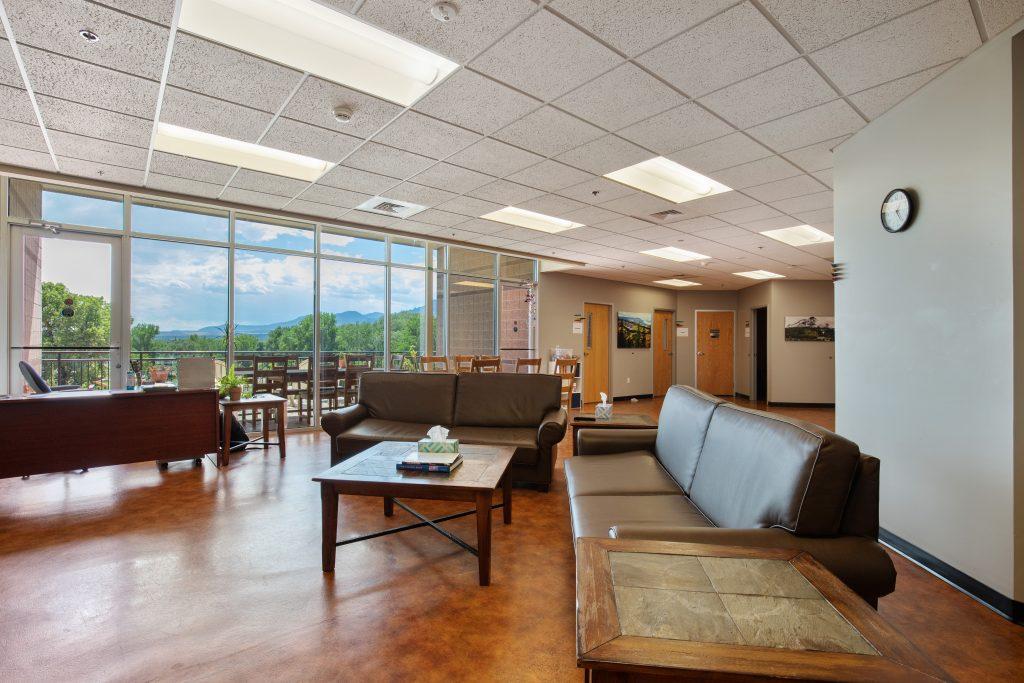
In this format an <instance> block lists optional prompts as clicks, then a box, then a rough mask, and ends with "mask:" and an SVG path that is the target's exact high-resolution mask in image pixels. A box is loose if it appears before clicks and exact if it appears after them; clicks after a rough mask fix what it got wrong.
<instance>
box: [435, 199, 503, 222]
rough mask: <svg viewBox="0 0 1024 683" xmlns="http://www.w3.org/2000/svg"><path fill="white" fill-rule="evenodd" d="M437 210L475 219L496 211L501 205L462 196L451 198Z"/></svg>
mask: <svg viewBox="0 0 1024 683" xmlns="http://www.w3.org/2000/svg"><path fill="white" fill-rule="evenodd" d="M437 208H439V209H441V210H443V211H450V212H452V213H458V214H462V215H463V216H469V217H471V218H477V217H479V216H483V215H484V214H486V213H490V212H492V211H497V210H498V209H500V208H502V205H501V204H495V203H494V202H488V201H485V200H483V199H477V198H475V197H467V196H462V197H453V198H451V199H449V200H448V201H446V202H444V203H443V204H439V205H438V207H437Z"/></svg>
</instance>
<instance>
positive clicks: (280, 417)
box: [277, 403, 337, 507]
mask: <svg viewBox="0 0 1024 683" xmlns="http://www.w3.org/2000/svg"><path fill="white" fill-rule="evenodd" d="M287 419H288V413H287V412H286V411H285V404H284V403H282V404H280V405H279V406H278V407H277V444H278V445H277V447H278V448H279V449H280V450H281V457H282V458H283V457H284V423H285V421H286V420H287ZM335 507H337V506H335Z"/></svg>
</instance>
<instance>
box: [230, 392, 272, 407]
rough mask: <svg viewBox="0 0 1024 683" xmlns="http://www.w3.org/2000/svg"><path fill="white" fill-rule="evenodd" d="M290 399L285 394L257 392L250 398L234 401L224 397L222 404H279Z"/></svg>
mask: <svg viewBox="0 0 1024 683" xmlns="http://www.w3.org/2000/svg"><path fill="white" fill-rule="evenodd" d="M287 402H288V399H286V398H285V397H283V396H275V395H274V394H256V395H255V396H252V397H250V398H243V399H241V400H238V401H232V400H231V399H227V398H222V399H220V404H221V405H222V406H253V407H255V406H263V405H277V404H278V403H287Z"/></svg>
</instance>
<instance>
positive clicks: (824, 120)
mask: <svg viewBox="0 0 1024 683" xmlns="http://www.w3.org/2000/svg"><path fill="white" fill-rule="evenodd" d="M863 126H864V119H862V118H861V117H860V115H858V114H857V112H855V111H854V110H853V108H852V107H851V106H850V105H848V104H847V103H846V102H845V101H844V100H833V101H831V102H828V103H827V104H821V105H818V106H817V107H813V108H811V109H805V110H804V111H801V112H798V113H796V114H790V115H789V116H785V117H783V118H781V119H776V120H774V121H769V122H768V123H762V124H761V125H760V126H754V127H753V128H751V129H749V130H748V131H747V133H749V134H750V135H752V136H753V137H755V138H756V139H758V140H760V141H761V142H763V143H764V144H766V145H768V146H769V147H771V148H773V149H775V150H776V151H779V152H788V151H790V150H793V149H798V148H800V147H806V146H807V145H809V144H811V143H814V142H821V141H822V140H828V139H830V138H835V137H839V136H842V135H846V134H848V133H853V132H855V131H857V130H860V129H861V128H862V127H863Z"/></svg>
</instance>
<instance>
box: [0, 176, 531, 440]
mask: <svg viewBox="0 0 1024 683" xmlns="http://www.w3.org/2000/svg"><path fill="white" fill-rule="evenodd" d="M0 194H2V195H4V196H5V198H6V201H5V202H4V209H5V214H6V215H5V216H4V219H5V220H4V226H3V227H4V230H5V231H6V233H5V239H8V238H9V235H10V234H11V233H10V231H11V230H14V229H17V230H21V231H22V232H24V231H29V232H31V231H32V230H41V229H42V226H41V223H44V222H45V223H47V224H48V226H47V227H48V228H49V229H53V228H54V227H55V225H56V228H57V229H59V231H60V232H62V234H63V233H65V232H66V233H75V234H81V235H90V234H97V235H102V236H106V237H108V238H110V239H112V240H113V242H112V243H113V244H114V245H115V251H117V248H119V250H120V254H121V256H120V257H118V256H117V255H116V254H115V256H114V258H115V260H117V259H118V258H120V262H121V263H123V268H121V269H120V273H121V274H120V275H119V277H120V278H121V284H120V286H114V287H113V289H112V291H114V292H117V295H116V298H117V299H118V302H119V304H120V305H119V306H113V307H111V310H112V311H115V317H121V318H122V319H121V320H114V319H111V321H110V326H111V329H112V330H116V329H120V330H123V334H122V335H120V336H121V337H127V338H128V343H127V344H124V345H123V348H122V351H121V354H122V356H121V358H122V360H123V363H112V365H111V367H112V368H113V367H117V366H120V367H119V369H118V370H117V371H116V372H118V373H121V375H122V376H121V377H120V378H119V379H120V383H118V382H117V381H114V380H115V379H116V378H111V379H112V381H111V386H119V385H121V386H123V385H124V383H125V379H126V378H127V377H128V373H129V371H130V370H133V371H135V372H137V373H138V375H139V376H140V377H141V381H143V382H153V381H167V382H172V383H174V382H176V381H177V380H178V363H179V361H180V360H181V359H182V358H188V357H195V356H205V357H212V358H214V359H216V360H218V361H221V367H224V368H226V367H227V366H229V365H234V366H235V368H236V371H237V372H238V373H239V374H241V375H242V376H243V377H247V378H249V379H250V386H251V387H253V388H254V389H256V390H259V389H260V386H261V379H260V375H263V374H265V373H264V372H258V370H261V369H264V370H265V369H267V368H270V367H271V366H272V365H274V364H275V363H281V364H283V365H284V366H285V368H286V375H285V377H286V379H285V380H284V381H285V383H286V385H287V386H288V389H287V393H288V398H289V426H291V427H296V426H309V425H315V424H316V420H317V419H318V415H319V412H321V411H323V410H327V409H333V408H335V407H338V406H340V405H343V404H344V395H343V394H344V392H343V390H339V389H338V387H339V386H340V385H341V384H343V376H344V374H345V369H346V367H347V365H348V364H349V363H350V362H351V363H353V364H356V362H357V361H359V360H360V359H361V358H362V359H369V363H370V364H371V365H372V367H373V368H375V369H380V370H385V369H386V370H391V371H414V370H416V369H418V367H419V357H420V356H423V355H451V356H454V355H495V354H499V353H500V354H501V355H502V356H503V357H504V358H506V360H508V361H510V362H511V361H513V360H514V358H515V357H517V356H521V355H537V352H536V350H534V349H533V348H532V347H533V340H534V339H535V338H536V334H535V332H533V331H532V330H533V328H534V327H535V318H536V316H535V311H534V309H533V301H534V299H535V296H534V292H535V282H536V262H535V261H533V260H531V259H525V258H521V257H512V256H507V255H498V254H496V253H493V252H488V251H485V250H478V249H469V248H464V247H457V246H447V245H444V244H441V243H437V242H429V241H425V240H419V239H413V238H406V237H400V236H389V235H385V234H382V233H377V232H373V231H372V230H366V229H363V228H359V227H354V226H345V225H327V224H313V223H302V222H293V221H288V220H284V219H282V218H279V217H272V216H267V215H262V214H260V213H259V212H255V211H254V212H240V211H239V212H236V211H233V210H226V209H221V208H219V207H214V206H210V205H205V204H202V203H198V202H197V203H190V202H178V201H168V200H164V199H158V198H152V197H148V196H145V195H141V194H140V195H132V194H114V193H104V192H99V191H93V190H91V189H83V188H78V187H75V186H70V185H64V184H61V183H49V182H36V181H29V180H20V179H13V178H12V179H9V180H8V179H7V178H6V177H2V176H0ZM49 224H55V225H49ZM19 226H20V227H19ZM19 234H20V233H19ZM65 267H68V266H65ZM6 270H7V271H8V272H10V268H9V267H7V268H6ZM97 277H98V276H97ZM108 277H109V275H108ZM65 280H68V281H69V282H70V281H71V280H69V279H67V278H65ZM115 285H116V283H115ZM83 286H85V285H83ZM86 289H89V287H86ZM90 291H91V290H90ZM83 293H85V290H83ZM72 294H75V293H72ZM76 301H77V299H76ZM105 305H107V306H108V307H110V304H105ZM118 309H120V310H123V311H124V313H120V314H118V313H116V312H117V310H118ZM29 313H32V312H31V311H29ZM14 314H15V311H11V315H14ZM505 318H507V320H506V319H505ZM26 320H28V318H27V317H26ZM10 345H11V342H10V341H9V340H8V346H9V347H10ZM506 347H509V348H510V349H511V348H512V347H514V348H515V352H514V353H512V352H511V351H509V350H506ZM115 353H116V352H115ZM6 358H7V359H8V360H7V365H8V367H7V368H4V372H5V374H6V376H7V378H9V379H10V381H9V382H8V385H12V384H13V383H14V382H13V378H12V377H11V372H10V367H9V366H10V360H9V359H10V358H11V356H10V354H7V355H6ZM261 359H263V360H267V359H269V360H270V361H273V362H266V363H263V364H262V365H261ZM506 369H512V368H511V367H508V368H506ZM113 372H114V371H113V370H112V373H113ZM133 381H136V382H137V381H139V379H134V380H133ZM247 426H250V425H247Z"/></svg>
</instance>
